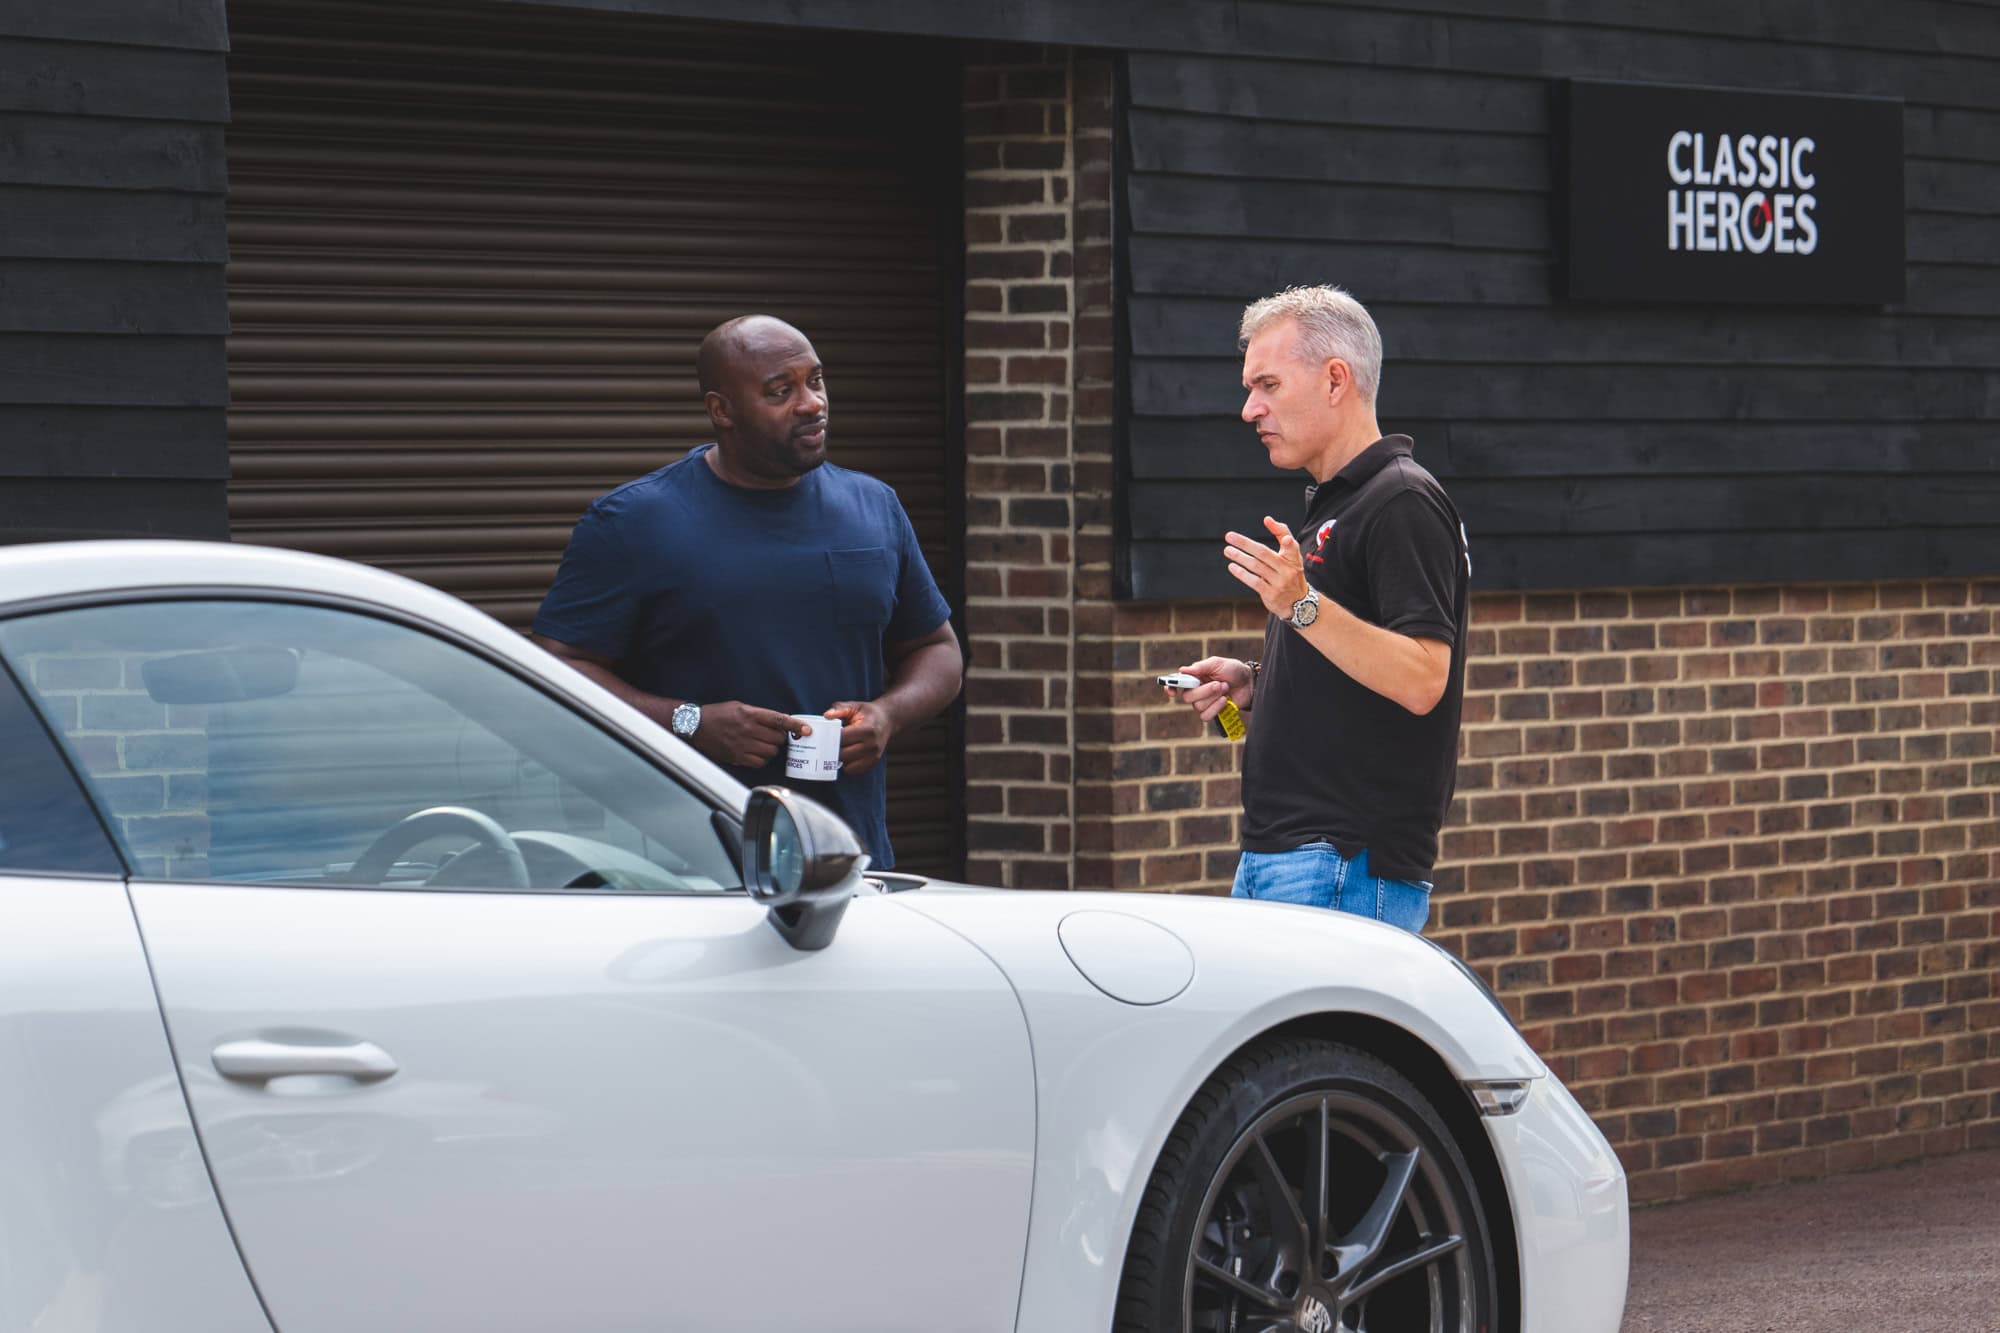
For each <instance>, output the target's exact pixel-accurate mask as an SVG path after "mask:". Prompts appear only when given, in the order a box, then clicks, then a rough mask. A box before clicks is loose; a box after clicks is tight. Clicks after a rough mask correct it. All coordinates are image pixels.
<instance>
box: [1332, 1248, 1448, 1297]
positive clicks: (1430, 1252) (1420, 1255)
mask: <svg viewBox="0 0 2000 1333" xmlns="http://www.w3.org/2000/svg"><path fill="white" fill-rule="evenodd" d="M1464 1247H1465V1237H1463V1236H1446V1237H1444V1238H1443V1239H1442V1240H1434V1241H1430V1242H1429V1243H1428V1244H1425V1245H1423V1246H1421V1247H1420V1248H1418V1249H1415V1250H1412V1251H1410V1252H1409V1253H1408V1254H1406V1255H1403V1256H1401V1257H1400V1258H1398V1259H1395V1260H1393V1261H1392V1262H1390V1263H1386V1264H1384V1265H1382V1266H1381V1267H1380V1268H1378V1269H1376V1270H1375V1271H1374V1272H1372V1273H1370V1274H1369V1275H1368V1276H1367V1277H1365V1278H1363V1279H1362V1280H1361V1281H1359V1282H1357V1283H1355V1284H1354V1285H1353V1286H1351V1287H1349V1288H1348V1289H1347V1299H1348V1300H1350V1301H1354V1300H1360V1299H1361V1298H1362V1297H1363V1296H1366V1295H1367V1294H1368V1293H1369V1292H1371V1291H1373V1290H1375V1288H1377V1287H1379V1286H1381V1285H1382V1284H1383V1283H1385V1282H1392V1281H1394V1280H1395V1279H1397V1278H1399V1277H1401V1276H1402V1275H1403V1274H1405V1273H1408V1272H1410V1271H1412V1270H1414V1269H1418V1268H1425V1267H1428V1266H1429V1265H1431V1264H1434V1263H1436V1262H1437V1261H1438V1260H1440V1259H1442V1258H1444V1257H1445V1256H1446V1255H1447V1254H1451V1253H1453V1252H1454V1251H1457V1250H1460V1249H1463V1248H1464Z"/></svg>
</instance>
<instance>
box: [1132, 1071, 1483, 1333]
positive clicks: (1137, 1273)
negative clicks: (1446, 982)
mask: <svg viewBox="0 0 2000 1333" xmlns="http://www.w3.org/2000/svg"><path fill="white" fill-rule="evenodd" d="M1497 1308H1498V1296H1497V1287H1496V1280H1495V1277H1494V1268H1493V1248H1492V1245H1491V1243H1490V1240H1489V1235H1488V1232H1487V1229H1486V1227H1485V1225H1484V1220H1483V1215H1482V1213H1481V1211H1480V1203H1479V1193H1478V1189H1477V1186H1476V1185H1475V1184H1474V1182H1473V1178H1472V1173H1471V1171H1470V1170H1469V1169H1467V1167H1466V1164H1465V1158H1464V1157H1463V1156H1462V1155H1461V1154H1460V1152H1459V1150H1458V1146H1457V1144H1456V1143H1454V1142H1453V1140H1452V1137H1451V1134H1450V1132H1449V1131H1447V1130H1446V1128H1445V1126H1444V1122H1443V1121H1442V1120H1441V1119H1440V1118H1439V1117H1438V1114H1437V1112H1436V1110H1434V1109H1433V1108H1432V1106H1431V1104H1430V1102H1429V1101H1428V1100H1426V1099H1425V1097H1424V1095H1423V1094H1422V1093H1421V1092H1419V1091H1418V1090H1417V1088H1416V1086H1415V1085H1414V1084H1412V1083H1411V1082H1410V1080H1409V1079H1407V1078H1405V1077H1404V1076H1403V1075H1401V1074H1399V1073H1397V1072H1396V1071H1395V1070H1394V1069H1392V1068H1391V1067H1390V1066H1388V1065H1387V1064H1385V1063H1383V1062H1382V1061H1381V1060H1379V1059H1377V1058H1376V1057H1374V1056H1372V1055H1369V1054H1368V1053H1367V1052H1365V1051H1361V1050H1357V1049H1355V1048H1352V1047H1348V1046H1342V1045H1339V1044H1337V1043H1334V1042H1327V1041H1317V1040H1288V1041H1282V1042H1273V1043H1270V1044H1267V1045H1264V1046H1260V1047H1256V1048H1253V1049H1251V1050H1250V1051H1248V1052H1246V1053H1244V1054H1243V1055H1240V1056H1238V1057H1236V1058H1235V1059H1234V1060H1232V1061H1230V1063H1228V1064H1227V1065H1224V1066H1223V1067H1222V1068H1221V1069H1220V1070H1219V1071H1217V1073H1216V1074H1215V1076H1214V1077H1213V1078H1211V1079H1209V1081H1208V1082H1207V1084H1205V1085H1204V1086H1203V1087H1202V1089H1201V1091H1200V1092H1199V1093H1197V1094H1196V1095H1195V1097H1194V1100H1193V1101H1192V1102H1191V1103H1189V1105H1188V1109H1187V1111H1186V1113H1185V1114H1184V1115H1182V1116H1181V1120H1180V1123H1179V1124H1178V1125H1176V1126H1175V1127H1174V1132H1173V1134H1172V1135H1170V1136H1169V1138H1168V1140H1167V1144H1166V1147H1165V1148H1164V1149H1163V1150H1162V1151H1161V1153H1160V1160H1159V1162H1158V1164H1157V1165H1156V1166H1155V1167H1154V1169H1153V1175H1152V1179H1151V1180H1150V1181H1149V1182H1148V1184H1147V1186H1146V1194H1145V1197H1144V1199H1143V1200H1142V1201H1141V1202H1140V1205H1139V1216H1138V1220H1137V1222H1136V1223H1135V1224H1134V1227H1133V1231H1132V1243H1131V1245H1130V1247H1129V1248H1128V1250H1127V1252H1126V1259H1125V1273H1124V1279H1123V1282H1122V1283H1121V1285H1120V1287H1119V1293H1118V1320H1117V1333H1336V1331H1337V1330H1353V1331H1355V1333H1487V1330H1489V1329H1490V1328H1491V1326H1492V1323H1493V1319H1494V1312H1495V1310H1496V1309H1497Z"/></svg>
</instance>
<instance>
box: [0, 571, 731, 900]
mask: <svg viewBox="0 0 2000 1333" xmlns="http://www.w3.org/2000/svg"><path fill="white" fill-rule="evenodd" d="M172 602H256V603H270V604H275V605H280V606H308V607H314V608H317V609H320V610H328V611H343V612H347V613H349V614H353V615H361V616H366V617H367V618H369V619H371V620H378V621H383V622H385V623H388V624H391V625H396V626H400V627H401V628H403V629H407V630H411V631H413V632H415V633H419V634H427V635H429V636H430V637H431V638H433V639H439V640H442V641H444V642H446V643H449V644H450V645H451V646H453V647H455V648H458V649H461V650H463V651H465V652H467V653H470V654H471V655H472V656H474V657H476V658H478V659H479V660H480V661H482V662H485V663H486V664H487V665H488V666H491V667H494V668H495V669H497V670H499V671H502V672H504V673H506V674H507V675H508V676H510V677H512V678H513V679H514V680H516V681H518V682H519V683H521V684H523V685H525V686H527V687H528V688H530V689H532V690H534V691H535V692H536V693H538V694H540V695H541V696H542V697H544V698H546V699H547V700H549V701H550V702H551V703H553V704H555V705H556V706H557V707H559V708H561V709H563V710H564V711H566V712H568V713H570V714H572V715H573V716H575V717H576V719H577V720H578V722H579V723H581V724H582V725H584V726H590V727H595V728H597V729H598V730H599V731H600V732H602V733H603V734H604V735H605V736H607V737H608V738H610V739H611V740H613V741H615V742H616V743H617V744H619V745H621V746H623V747H624V748H625V749H626V750H627V751H629V752H630V753H631V754H632V756H633V757H634V758H636V759H638V760H639V761H640V762H641V763H643V764H645V765H646V766H647V767H649V768H651V769H654V770H655V771H657V772H658V773H659V774H660V776H661V777H662V778H664V779H665V780H666V781H668V782H671V783H673V784H674V785H675V786H677V787H679V788H680V789H681V790H683V791H685V792H686V793H687V794H688V795H689V796H690V797H691V798H693V799H694V800H695V801H697V802H698V803H700V804H701V805H703V806H705V807H707V809H708V811H709V817H708V822H709V825H710V828H711V831H714V823H715V820H716V817H717V816H718V815H720V816H721V817H722V818H723V819H726V820H727V821H729V822H730V823H731V824H733V825H735V827H736V829H737V833H738V840H739V843H740V840H741V833H742V827H743V812H742V811H741V810H731V809H729V808H728V807H727V806H726V805H723V804H719V803H718V802H717V801H716V800H715V798H714V797H713V796H711V795H710V794H709V792H708V791H707V790H706V789H705V788H703V787H701V786H700V785H698V784H696V783H694V782H691V781H689V780H688V779H687V778H686V777H685V776H684V775H683V774H682V773H680V772H679V771H678V770H677V769H675V768H674V767H673V766H672V765H671V764H669V763H668V762H667V761H666V760H664V759H662V758H661V757H660V756H658V755H656V754H654V753H653V752H652V751H650V750H649V749H647V748H646V746H645V745H644V744H642V743H641V742H640V741H639V739H638V738H637V737H636V736H635V735H634V734H633V733H632V732H631V731H630V730H629V729H628V728H626V727H624V726H622V725H621V724H619V723H617V722H615V721H613V720H612V719H610V718H608V717H603V716H601V715H599V714H597V713H595V712H591V711H589V710H588V709H587V708H585V707H584V706H583V705H582V704H581V703H579V702H578V701H576V700H574V699H571V698H569V697H567V696H565V695H564V694H563V693H562V692H561V691H558V690H556V689H554V688H552V687H551V686H550V685H549V683H548V682H547V681H545V680H543V679H542V678H541V677H540V676H539V675H537V674H534V673H532V672H528V671H526V670H525V669H524V668H522V667H521V666H520V665H519V664H518V663H515V662H512V661H509V660H508V659H507V658H506V657H504V656H501V655H499V654H496V653H494V652H492V651H491V650H490V649H489V648H488V646H487V645H486V644H484V643H482V642H481V641H480V640H478V639H476V638H474V637H472V636H470V635H468V634H465V633H462V632H460V631H459V630H457V629H454V628H452V627H451V626H448V625H441V624H439V623H438V622H436V621H434V620H430V619H427V618H425V617H423V616H419V615H413V614H411V613H409V612H406V611H400V610H398V609H396V608H393V607H387V606H383V605H381V604H380V603H378V602H372V601H369V600H367V599H365V598H358V597H350V596H345V595H343V594H340V593H328V592H318V591H313V590H310V589H303V588H276V587H257V588H244V587H241V586H232V585H221V586H211V585H199V584H185V585H177V586H174V587H170V588H121V589H116V590H97V589H93V590H92V591H90V592H82V593H63V594H59V595H56V596H49V597H36V598H28V599H24V600H22V601H19V602H13V603H9V604H7V605H5V606H0V624H6V623H8V622H11V621H15V620H24V619H29V618H32V617H36V616H43V615H50V614H54V613H57V612H62V611H81V610H90V609H98V608H105V607H116V606H133V605H159V604H164V603H172ZM495 623H496V624H497V623H498V622H497V621H496V622H495ZM508 632H509V633H513V632H514V631H512V630H509V631H508ZM523 642H526V640H525V639H523ZM0 672H4V673H5V678H6V680H7V681H8V683H10V684H13V685H14V686H15V688H16V689H18V690H19V691H20V694H21V697H22V699H23V700H24V701H25V702H26V704H27V706H28V709H29V711H30V712H31V713H32V714H33V715H34V718H35V721H36V722H37V723H39V724H40V726H41V728H42V730H43V731H44V732H45V733H47V734H48V736H49V740H50V743H51V744H52V745H54V746H55V748H56V754H57V756H58V758H60V759H61V760H62V762H63V766H64V769H65V771H67V772H68V773H69V775H70V778H71V780H72V781H73V782H75V784H76V786H77V790H78V792H79V794H80V795H81V796H82V798H83V800H84V802H85V804H86V805H87V806H88V807H89V809H90V812H91V814H92V815H93V816H94V817H95V819H96V822H97V826H98V828H99V830H100V832H102V833H103V834H104V837H105V839H106V841H107V842H108V843H109V844H110V847H111V851H112V855H113V857H114V859H115V860H117V862H118V863H119V864H120V865H121V866H123V867H124V873H123V879H124V880H125V882H127V883H136V882H144V883H147V884H183V885H191V886H199V887H213V888H226V889H286V890H290V891H293V892H297V891H300V890H318V891H322V892H324V891H360V892H367V893H376V892H389V893H450V894H477V893H506V894H532V895H536V896H546V897H562V898H620V899H634V898H670V899H676V900H686V899H693V900H699V901H718V902H729V901H734V900H737V899H742V898H746V897H748V896H749V895H748V890H747V889H746V888H745V887H744V886H743V885H742V884H740V883H738V884H735V885H732V886H729V887H726V888H724V889H723V890H722V891H721V892H720V893H714V892H708V891H704V890H699V889H685V890H682V889H614V888H597V887H593V888H579V889H534V888H529V889H513V888H466V887H460V886H457V885H437V886H433V885H429V884H337V883H330V884H311V885H307V884H267V883H262V882H258V881H243V880H223V879H205V878H194V877H188V878H182V877H172V876H141V875H139V874H138V873H137V871H136V870H135V869H134V868H133V866H132V865H131V863H130V861H129V860H128V859H127V858H126V856H125V854H124V851H123V849H122V847H121V846H120V845H119V841H118V839H117V837H116V836H115V835H114V834H113V833H112V832H111V830H110V826H109V825H108V823H107V822H106V820H107V815H106V811H105V808H104V802H103V800H102V798H101V797H100V796H99V795H98V793H97V791H96V789H95V788H94V787H92V786H91V784H90V778H89V775H88V774H87V773H84V772H82V771H81V770H79V769H78V768H77V766H76V762H75V759H74V757H73V756H72V755H71V753H70V749H69V746H68V745H67V744H66V743H65V741H64V739H63V737H62V735H61V734H60V733H59V732H58V730H57V729H55V728H54V726H53V724H52V723H51V722H50V720H49V716H48V713H47V710H46V709H45V707H44V706H43V703H42V700H41V697H40V696H39V695H37V694H36V693H35V692H34V691H33V690H32V689H30V688H28V687H27V686H24V685H21V684H20V682H19V680H18V678H17V677H16V675H15V673H14V670H13V665H12V663H11V662H9V661H8V660H7V658H6V656H5V655H4V654H0ZM716 837H717V840H718V842H720V841H721V835H720V833H719V832H718V833H717V834H716ZM722 850H723V851H724V852H725V853H726V852H727V851H728V850H729V848H728V846H727V844H724V845H723V848H722ZM739 869H740V865H739ZM44 873H45V872H42V871H5V870H0V875H9V874H11V875H17V876H21V875H34V876H37V877H39V876H41V875H43V874H44ZM46 873H47V874H48V875H50V876H52V877H67V878H73V879H91V880H104V879H108V878H118V876H108V875H92V874H82V873H79V872H75V871H70V872H54V871H51V872H46Z"/></svg>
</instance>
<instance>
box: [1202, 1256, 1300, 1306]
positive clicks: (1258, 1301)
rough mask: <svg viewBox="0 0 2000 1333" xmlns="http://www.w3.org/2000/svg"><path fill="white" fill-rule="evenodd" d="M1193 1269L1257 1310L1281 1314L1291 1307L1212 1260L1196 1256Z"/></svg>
mask: <svg viewBox="0 0 2000 1333" xmlns="http://www.w3.org/2000/svg"><path fill="white" fill-rule="evenodd" d="M1194 1267H1195V1271H1196V1272H1197V1273H1199V1274H1201V1275H1202V1276H1203V1277H1205V1278H1207V1279H1209V1280H1210V1281H1211V1282H1214V1283H1216V1284H1218V1285H1219V1286H1221V1287H1223V1288H1224V1289H1226V1290H1228V1291H1233V1292H1235V1293H1236V1294H1237V1295H1238V1296H1241V1297H1242V1298H1243V1299H1244V1300H1246V1301H1250V1302H1253V1303H1254V1304H1255V1305H1256V1306H1257V1307H1258V1308H1259V1309H1262V1310H1277V1311H1281V1312H1282V1311H1287V1310H1290V1309H1291V1307H1292V1303H1291V1301H1289V1300H1287V1299H1286V1298H1285V1297H1283V1296H1281V1295H1279V1294H1278V1293H1277V1292H1275V1291H1272V1290H1269V1289H1267V1288H1264V1287H1260V1286H1258V1285H1257V1284H1256V1283H1255V1282H1252V1281H1250V1280H1249V1279H1248V1278H1244V1277H1238V1276H1237V1275H1236V1274H1234V1273H1232V1272H1230V1271H1229V1270H1228V1269H1226V1268H1224V1267H1223V1266H1222V1265H1221V1264H1218V1263H1216V1262H1215V1261H1214V1260H1212V1259H1203V1258H1201V1257H1199V1256H1197V1257H1196V1258H1195V1261H1194Z"/></svg>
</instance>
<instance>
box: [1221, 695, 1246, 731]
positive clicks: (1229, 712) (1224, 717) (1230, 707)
mask: <svg viewBox="0 0 2000 1333" xmlns="http://www.w3.org/2000/svg"><path fill="white" fill-rule="evenodd" d="M1215 725H1216V727H1217V728H1218V729H1219V730H1220V731H1221V732H1222V734H1223V735H1225V736H1227V737H1229V739H1230V740H1232V741H1240V740H1242V739H1243V732H1244V726H1243V714H1242V713H1240V712H1238V711H1237V710H1236V705H1235V704H1233V703H1231V702H1229V700H1227V699H1224V700H1223V701H1222V711H1221V712H1220V713H1217V714H1216V715H1215Z"/></svg>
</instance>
